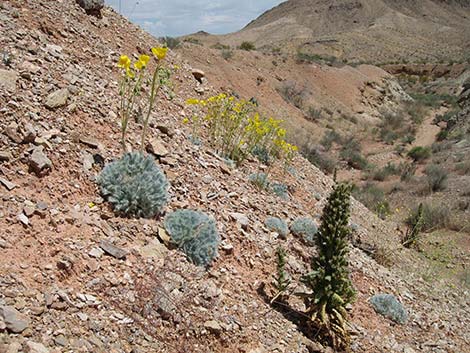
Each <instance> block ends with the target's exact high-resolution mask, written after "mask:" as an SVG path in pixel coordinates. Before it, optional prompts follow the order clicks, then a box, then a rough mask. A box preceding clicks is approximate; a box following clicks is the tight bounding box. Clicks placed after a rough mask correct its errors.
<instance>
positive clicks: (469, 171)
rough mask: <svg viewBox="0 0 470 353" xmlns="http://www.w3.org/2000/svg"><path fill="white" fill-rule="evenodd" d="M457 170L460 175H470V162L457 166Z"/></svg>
mask: <svg viewBox="0 0 470 353" xmlns="http://www.w3.org/2000/svg"><path fill="white" fill-rule="evenodd" d="M455 170H456V171H457V172H458V173H459V174H463V175H470V161H465V162H460V163H457V164H456V165H455Z"/></svg>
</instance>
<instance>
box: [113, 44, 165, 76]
mask: <svg viewBox="0 0 470 353" xmlns="http://www.w3.org/2000/svg"><path fill="white" fill-rule="evenodd" d="M167 52H168V48H152V53H153V55H154V56H155V58H157V59H158V60H159V61H161V60H163V59H164V58H165V57H166V54H167ZM149 61H150V56H148V55H146V54H141V55H140V56H139V59H138V60H137V61H135V62H134V64H133V67H134V70H135V71H142V70H144V69H145V68H146V67H147V65H148V63H149ZM117 66H118V67H119V68H121V69H123V70H124V72H125V74H126V76H127V78H130V79H133V78H135V76H136V72H135V71H134V70H132V68H131V59H129V57H128V56H127V55H121V56H120V57H119V60H118V64H117Z"/></svg>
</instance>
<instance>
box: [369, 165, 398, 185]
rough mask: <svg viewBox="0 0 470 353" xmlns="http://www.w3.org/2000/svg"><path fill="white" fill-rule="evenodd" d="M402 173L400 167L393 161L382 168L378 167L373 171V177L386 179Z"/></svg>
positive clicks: (379, 179) (380, 179) (381, 179)
mask: <svg viewBox="0 0 470 353" xmlns="http://www.w3.org/2000/svg"><path fill="white" fill-rule="evenodd" d="M399 173H400V170H399V168H398V167H397V166H396V165H394V164H393V163H391V162H388V163H387V165H386V166H385V167H383V168H381V169H377V170H375V171H374V172H373V174H372V178H373V179H374V180H377V181H384V180H385V179H387V178H388V177H389V176H390V175H398V174H399Z"/></svg>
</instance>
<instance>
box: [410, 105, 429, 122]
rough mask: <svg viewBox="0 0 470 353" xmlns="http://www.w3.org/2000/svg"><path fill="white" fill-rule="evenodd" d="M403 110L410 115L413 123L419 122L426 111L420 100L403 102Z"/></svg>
mask: <svg viewBox="0 0 470 353" xmlns="http://www.w3.org/2000/svg"><path fill="white" fill-rule="evenodd" d="M405 112H406V113H407V114H408V115H409V116H410V118H411V121H413V122H414V123H415V124H421V123H422V122H423V120H424V118H425V117H426V114H427V113H428V109H427V108H426V106H425V105H424V104H423V103H422V102H420V101H416V100H415V101H411V102H407V103H405Z"/></svg>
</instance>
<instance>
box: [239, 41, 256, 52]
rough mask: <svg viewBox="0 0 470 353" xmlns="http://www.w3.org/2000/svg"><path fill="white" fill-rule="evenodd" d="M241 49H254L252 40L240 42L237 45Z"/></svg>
mask: <svg viewBox="0 0 470 353" xmlns="http://www.w3.org/2000/svg"><path fill="white" fill-rule="evenodd" d="M239 48H240V49H241V50H246V51H250V50H255V49H256V47H255V44H254V43H252V42H243V43H242V44H240V47H239Z"/></svg>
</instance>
